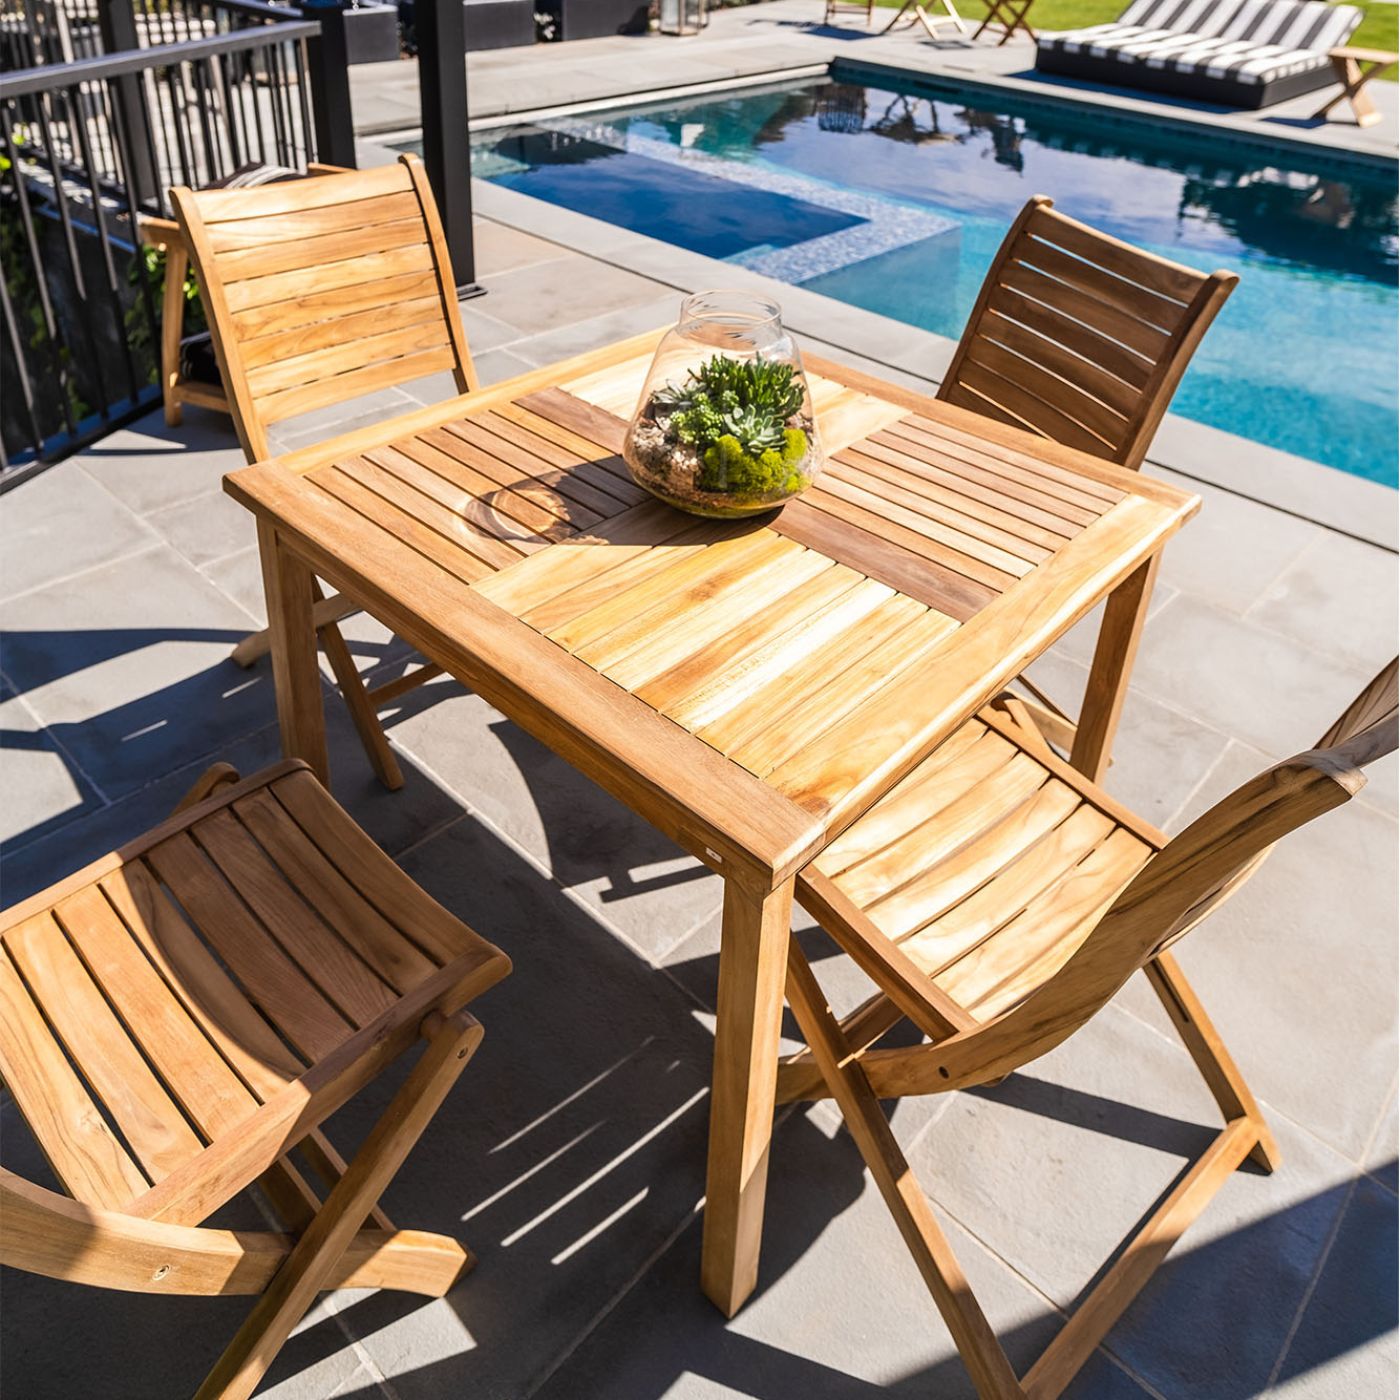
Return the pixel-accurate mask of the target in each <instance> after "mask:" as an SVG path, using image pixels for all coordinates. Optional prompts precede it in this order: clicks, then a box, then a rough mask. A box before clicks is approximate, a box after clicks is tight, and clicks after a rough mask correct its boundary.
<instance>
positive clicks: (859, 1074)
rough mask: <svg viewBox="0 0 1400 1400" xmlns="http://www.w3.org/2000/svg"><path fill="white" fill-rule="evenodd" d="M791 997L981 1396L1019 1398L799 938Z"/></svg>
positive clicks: (793, 949) (793, 952)
mask: <svg viewBox="0 0 1400 1400" xmlns="http://www.w3.org/2000/svg"><path fill="white" fill-rule="evenodd" d="M787 987H788V1002H789V1003H790V1005H791V1006H792V1010H793V1014H794V1015H795V1016H796V1017H797V1023H798V1025H799V1026H800V1027H801V1028H802V1033H803V1035H804V1036H805V1037H806V1038H807V1045H808V1047H809V1048H810V1049H811V1051H812V1055H813V1057H814V1058H815V1059H816V1061H817V1064H818V1065H819V1066H820V1068H821V1072H822V1075H823V1077H824V1078H825V1079H826V1081H827V1084H828V1085H829V1086H830V1088H831V1092H832V1094H833V1096H834V1097H835V1099H836V1102H837V1103H838V1104H839V1105H840V1107H841V1113H842V1116H843V1117H844V1118H845V1120H846V1127H847V1128H848V1129H849V1130H850V1134H851V1136H852V1137H853V1138H854V1139H855V1142H856V1146H857V1147H859V1148H860V1154H861V1156H862V1157H863V1158H864V1159H865V1164H866V1166H867V1167H869V1168H870V1174H871V1175H872V1176H873V1177H874V1178H875V1184H876V1185H877V1186H878V1187H879V1188H880V1194H881V1195H882V1196H883V1197H884V1198H885V1204H886V1205H887V1206H888V1207H889V1209H890V1214H891V1215H893V1216H894V1220H895V1224H896V1225H897V1226H898V1227H899V1232H900V1234H901V1235H903V1236H904V1242H905V1244H906V1245H907V1246H908V1247H909V1252H910V1253H911V1254H912V1255H913V1256H914V1262H915V1263H916V1264H917V1265H918V1266H919V1272H920V1273H922V1274H923V1276H924V1282H925V1283H927V1285H928V1289H929V1292H930V1293H931V1294H932V1295H933V1300H934V1302H935V1303H936V1304H937V1306H938V1311H939V1312H940V1313H942V1315H943V1320H944V1322H945V1323H946V1324H947V1326H948V1330H949V1332H951V1333H952V1335H953V1341H954V1342H955V1343H956V1344H957V1348H958V1351H959V1352H960V1353H961V1354H962V1358H963V1363H964V1364H965V1365H966V1366H967V1369H968V1372H969V1373H970V1375H971V1376H972V1380H973V1383H974V1384H975V1385H976V1387H977V1393H978V1395H980V1396H981V1397H982V1400H1012V1397H1016V1400H1019V1398H1020V1397H1022V1396H1024V1394H1025V1392H1024V1391H1023V1390H1022V1389H1021V1386H1020V1383H1019V1382H1018V1381H1017V1379H1016V1373H1015V1371H1013V1370H1012V1368H1011V1362H1010V1361H1008V1360H1007V1357H1006V1353H1005V1352H1004V1351H1003V1350H1002V1348H1001V1343H1000V1342H998V1341H997V1339H996V1334H995V1333H994V1332H993V1331H992V1327H991V1324H990V1323H989V1322H988V1321H987V1319H986V1316H985V1315H984V1314H983V1312H982V1309H981V1307H979V1306H978V1303H977V1300H976V1298H974V1297H973V1295H972V1289H971V1288H970V1287H969V1285H968V1282H967V1278H966V1277H965V1276H964V1274H963V1271H962V1268H961V1266H960V1265H959V1264H958V1261H957V1257H956V1256H955V1255H954V1254H953V1251H952V1247H951V1246H950V1245H949V1243H948V1240H947V1238H946V1236H945V1235H944V1234H943V1231H942V1230H941V1229H940V1228H939V1225H938V1222H937V1220H935V1219H934V1215H933V1209H932V1207H931V1206H930V1205H929V1203H928V1197H927V1196H925V1195H924V1193H923V1188H922V1187H920V1185H919V1183H918V1181H917V1180H916V1179H915V1177H914V1173H913V1172H912V1171H911V1170H910V1167H909V1163H908V1162H907V1161H905V1159H904V1153H903V1152H901V1151H900V1148H899V1144H898V1142H896V1141H895V1136H894V1134H893V1133H892V1132H891V1131H890V1125H889V1123H888V1122H887V1121H886V1120H885V1115H884V1114H883V1113H882V1112H881V1110H880V1104H879V1100H877V1099H876V1097H875V1095H874V1093H873V1092H872V1091H871V1088H870V1081H869V1080H868V1079H866V1077H865V1071H864V1070H863V1069H862V1068H861V1066H860V1064H859V1062H858V1061H857V1060H855V1059H854V1058H853V1057H852V1056H851V1054H850V1051H849V1047H848V1045H847V1043H846V1039H845V1037H844V1036H843V1035H842V1034H841V1028H840V1026H839V1025H838V1024H837V1022H836V1018H835V1017H834V1016H833V1015H832V1013H831V1010H830V1008H829V1007H828V1006H827V1003H826V998H825V997H824V996H823V995H822V992H821V988H820V987H819V986H818V985H817V980H816V978H815V977H814V976H813V975H812V969H811V967H810V966H809V965H808V962H807V959H806V957H805V956H804V954H803V953H802V950H801V949H800V948H798V947H797V945H796V943H792V944H790V945H789V951H788V984H787Z"/></svg>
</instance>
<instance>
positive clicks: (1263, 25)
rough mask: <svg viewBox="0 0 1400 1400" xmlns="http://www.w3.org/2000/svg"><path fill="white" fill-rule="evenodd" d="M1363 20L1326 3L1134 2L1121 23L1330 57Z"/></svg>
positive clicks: (1300, 0)
mask: <svg viewBox="0 0 1400 1400" xmlns="http://www.w3.org/2000/svg"><path fill="white" fill-rule="evenodd" d="M1362 18H1363V16H1362V12H1361V11H1360V10H1359V9H1357V8H1356V6H1355V5H1329V4H1327V3H1326V0H1134V3H1133V4H1131V5H1129V6H1128V8H1127V9H1126V10H1124V11H1123V13H1122V14H1121V15H1120V16H1119V18H1118V23H1119V24H1137V25H1141V26H1142V27H1143V28H1144V29H1170V30H1174V31H1176V32H1178V33H1182V34H1199V35H1200V36H1201V37H1202V38H1204V39H1239V40H1241V41H1243V42H1247V43H1250V44H1277V45H1278V46H1279V47H1280V48H1284V49H1312V50H1313V51H1314V52H1315V53H1326V52H1327V50H1328V49H1335V48H1338V47H1339V46H1340V45H1342V44H1344V43H1346V41H1347V40H1348V39H1349V38H1350V37H1351V35H1352V34H1353V33H1354V32H1355V30H1356V27H1357V25H1359V24H1360V23H1361V20H1362Z"/></svg>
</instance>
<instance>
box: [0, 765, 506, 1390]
mask: <svg viewBox="0 0 1400 1400" xmlns="http://www.w3.org/2000/svg"><path fill="white" fill-rule="evenodd" d="M509 971H510V961H509V959H508V958H507V957H506V956H505V954H504V953H502V952H501V951H500V949H499V948H496V947H494V946H493V945H492V944H490V943H488V942H487V941H486V940H485V939H483V938H481V937H479V936H478V935H477V934H475V933H474V932H473V931H472V930H471V929H469V928H468V927H467V926H466V925H465V924H463V923H461V922H460V921H458V920H457V919H455V918H453V917H452V916H451V915H450V914H449V913H448V912H447V911H446V910H445V909H443V908H442V907H441V906H440V905H439V904H437V903H435V902H434V901H433V900H432V899H430V898H429V897H428V896H427V895H426V894H425V893H424V892H423V891H422V890H421V889H419V888H418V886H417V885H415V884H414V883H413V881H412V880H410V879H409V878H408V877H407V876H406V875H404V874H403V872H402V871H400V870H399V868H398V867H397V866H396V865H395V864H394V863H393V861H391V860H390V859H389V858H388V856H386V855H385V854H384V853H383V852H382V851H381V850H380V849H379V848H378V847H377V846H376V845H375V844H374V843H373V842H372V841H371V840H370V839H369V837H368V836H366V835H365V834H364V832H362V831H361V830H360V828H359V827H358V826H356V825H355V824H354V822H352V821H351V820H350V818H349V817H348V816H346V814H345V813H344V812H343V811H342V810H341V809H340V807H338V806H337V805H336V804H335V802H334V801H333V800H332V799H331V798H330V796H329V795H328V794H327V793H326V791H325V789H323V788H322V787H321V786H320V785H319V784H318V783H317V781H316V779H315V778H314V777H313V776H312V774H311V772H310V770H309V769H308V768H307V767H306V766H305V765H304V764H302V763H296V762H288V763H282V764H279V765H277V766H276V767H274V768H269V769H267V770H265V771H264V772H262V773H259V774H257V775H256V776H254V777H252V778H248V779H246V780H244V781H239V780H238V775H237V774H236V773H235V772H234V771H233V770H232V769H231V768H229V767H228V765H227V764H220V765H217V766H216V767H215V768H213V769H211V770H210V771H209V773H207V774H206V775H205V777H204V778H203V779H201V781H200V783H199V784H198V785H197V786H196V788H195V789H194V791H193V792H191V794H190V795H189V796H188V797H187V798H186V800H185V802H184V803H182V804H181V806H180V808H177V810H176V814H175V815H174V816H172V817H171V818H170V819H169V820H168V821H166V822H165V823H164V824H163V825H161V826H158V827H157V828H155V830H153V831H151V832H149V833H147V834H146V835H145V836H143V837H141V838H139V839H138V840H136V841H134V842H132V843H131V844H130V845H128V846H125V847H123V848H122V849H121V850H119V851H116V852H114V853H113V854H111V855H108V856H104V857H103V858H102V859H101V860H99V861H97V862H96V863H95V864H93V865H90V866H88V867H87V868H86V869H85V870H82V871H80V872H78V873H77V874H75V875H73V876H71V877H70V878H68V879H67V880H64V881H62V882H61V883H60V884H58V885H56V886H54V887H53V888H52V889H50V890H48V891H46V892H45V893H44V894H41V895H38V896H36V897H35V898H33V899H30V900H27V901H26V902H24V903H23V904H20V905H18V906H16V907H15V908H13V909H11V910H9V911H7V912H6V913H5V914H4V915H0V1076H2V1077H3V1079H4V1082H5V1084H6V1085H7V1086H8V1087H9V1090H10V1093H11V1094H12V1095H13V1096H14V1099H15V1102H16V1104H17V1105H18V1107H19V1110H20V1112H21V1113H22V1114H23V1116H24V1118H25V1120H26V1121H27V1123H28V1124H29V1127H30V1129H31V1130H32V1131H33V1133H34V1135H35V1137H36V1138H37V1139H38V1142H39V1145H40V1147H42V1149H43V1151H44V1154H45V1156H46V1157H47V1159H48V1162H49V1164H50V1166H51V1167H52V1169H53V1172H54V1175H55V1176H56V1177H57V1178H58V1180H59V1181H60V1183H61V1184H62V1186H63V1188H64V1190H65V1191H66V1192H67V1194H66V1195H64V1194H61V1193H59V1192H56V1191H51V1190H48V1189H47V1188H45V1187H43V1186H40V1185H37V1184H35V1183H33V1182H30V1181H26V1180H25V1179H23V1178H22V1177H18V1176H16V1175H14V1174H13V1173H11V1172H0V1263H4V1264H8V1265H12V1266H14V1267H15V1268H18V1269H24V1270H28V1271H29V1272H32V1273H38V1274H43V1275H45V1276H47V1277H49V1278H56V1279H65V1280H69V1281H71V1282H74V1283H85V1284H91V1285H94V1286H96V1287H100V1288H116V1289H123V1290H127V1291H132V1292H144V1293H163V1294H181V1293H190V1294H209V1295H216V1294H225V1293H248V1294H258V1295H260V1296H259V1298H258V1301H257V1303H256V1304H255V1305H254V1307H253V1310H252V1312H251V1313H250V1314H249V1316H248V1319H247V1321H246V1322H245V1323H244V1325H243V1327H242V1328H241V1329H240V1331H239V1332H238V1333H237V1335H236V1336H235V1337H234V1339H233V1341H232V1342H231V1343H230V1345H229V1347H228V1349H227V1350H226V1351H225V1352H224V1354H223V1356H222V1357H221V1358H220V1360H219V1362H218V1364H217V1365H216V1366H215V1368H214V1370H213V1371H212V1372H211V1373H210V1375H209V1378H208V1379H207V1380H206V1381H205V1383H204V1385H203V1386H202V1387H201V1389H200V1391H199V1400H213V1397H216V1396H218V1397H226V1398H229V1400H231V1398H232V1397H242V1396H247V1395H250V1394H251V1393H252V1392H253V1390H254V1389H255V1388H256V1387H257V1385H258V1382H259V1381H260V1380H261V1378H262V1376H263V1375H264V1374H265V1372H266V1371H267V1368H268V1367H269V1366H270V1365H271V1363H272V1361H273V1359H274V1358H275V1356H276V1355H277V1352H278V1351H279V1349H280V1348H281V1346H282V1344H283V1342H285V1341H286V1339H287V1337H288V1335H289V1334H290V1333H291V1330H292V1328H293V1327H294V1326H295V1325H296V1323H297V1321H298V1320H299V1319H300V1318H301V1316H302V1314H303V1313H305V1311H306V1310H307V1308H308V1307H310V1305H311V1304H312V1302H313V1301H314V1300H315V1297H316V1294H317V1293H318V1292H320V1291H322V1290H323V1289H327V1288H396V1289H404V1290H406V1291H408V1292H411V1293H421V1294H424V1295H426V1296H428V1297H440V1296H441V1295H442V1294H444V1293H446V1292H447V1290H448V1289H449V1288H451V1287H452V1285H453V1283H454V1282H455V1281H456V1280H457V1279H458V1278H459V1277H460V1276H461V1275H462V1274H463V1273H464V1272H465V1271H466V1270H467V1269H469V1268H470V1267H471V1266H472V1264H473V1263H474V1262H475V1261H474V1259H473V1257H472V1255H471V1253H470V1251H469V1250H467V1248H466V1247H465V1246H464V1245H462V1244H460V1243H458V1242H457V1241H456V1240H454V1239H450V1238H448V1237H446V1236H442V1235H432V1234H424V1233H421V1232H419V1231H415V1230H399V1229H396V1228H395V1226H394V1225H393V1224H392V1223H391V1222H390V1221H389V1219H388V1217H387V1216H386V1215H385V1214H384V1212H383V1211H382V1210H381V1209H380V1208H379V1206H378V1204H377V1203H378V1200H379V1197H380V1195H381V1193H382V1192H383V1191H384V1189H385V1187H386V1186H387V1185H388V1184H389V1182H390V1181H391V1180H392V1179H393V1177H394V1175H395V1174H396V1173H397V1171H398V1169H399V1167H400V1166H401V1164H402V1163H403V1161H404V1159H405V1157H406V1156H407V1154H408V1152H409V1151H410V1149H411V1148H412V1147H413V1144H414V1143H415V1142H416V1141H417V1139H418V1137H419V1135H420V1134H421V1133H422V1132H423V1130H424V1128H426V1127H427V1125H428V1123H429V1121H430V1120H431V1119H432V1117H433V1115H434V1114H435V1113H436V1112H437V1109H438V1107H439V1105H440V1104H441V1103H442V1101H443V1099H444V1097H445V1096H446V1094H447V1092H448V1090H449V1089H450V1088H451V1087H452V1085H453V1083H455V1081H456V1079H457V1077H458V1075H460V1074H461V1072H462V1070H463V1069H464V1068H465V1066H466V1063H467V1061H468V1060H469V1059H470V1058H471V1055H472V1053H473V1051H474V1050H475V1049H476V1046H477V1044H478V1042H479V1041H480V1039H481V1034H482V1032H481V1026H480V1025H479V1024H478V1023H477V1022H476V1021H475V1020H474V1019H473V1018H472V1016H471V1015H470V1013H469V1012H468V1011H467V1010H466V1007H467V1004H468V1003H469V1002H471V1001H472V1000H473V999H474V998H475V997H477V996H478V995H479V994H480V993H481V992H483V991H485V990H486V989H487V988H488V987H490V986H492V985H493V984H494V983H496V982H498V981H499V980H500V979H501V978H502V977H504V976H505V975H506V973H507V972H509ZM420 1037H421V1038H422V1039H424V1040H426V1041H427V1048H426V1049H425V1050H424V1052H423V1054H422V1056H421V1057H420V1059H419V1060H418V1062H417V1064H416V1065H415V1066H414V1068H413V1070H412V1071H411V1072H410V1073H409V1075H408V1077H407V1079H406V1080H405V1081H404V1083H403V1085H402V1087H401V1088H400V1089H399V1090H398V1091H397V1093H396V1094H395V1095H394V1097H393V1099H392V1100H391V1101H390V1103H389V1106H388V1107H387V1108H386V1109H385V1111H384V1113H383V1115H382V1116H381V1117H380V1119H379V1121H378V1122H377V1123H376V1124H375V1126H374V1128H373V1129H372V1130H371V1131H370V1134H369V1136H368V1137H367V1138H366V1140H365V1142H364V1144H363V1145H362V1147H361V1148H360V1150H359V1152H358V1153H357V1154H356V1156H355V1158H354V1160H353V1161H352V1162H350V1164H349V1165H348V1166H347V1165H346V1163H345V1162H344V1161H343V1160H342V1158H341V1157H340V1156H339V1154H338V1153H337V1152H336V1151H335V1149H334V1148H333V1147H332V1146H331V1144H330V1142H329V1141H328V1139H327V1138H326V1137H325V1136H324V1135H323V1134H322V1133H321V1131H320V1125H321V1123H322V1122H323V1121H324V1120H325V1119H326V1118H328V1117H329V1116H330V1115H331V1114H332V1113H334V1112H335V1111H336V1109H338V1108H339V1107H340V1106H341V1105H343V1104H344V1103H346V1102H347V1101H348V1100H349V1099H351V1098H352V1097H354V1095H356V1094H357V1093H359V1092H360V1090H361V1089H363V1088H364V1087H365V1086H366V1085H367V1084H368V1083H369V1082H370V1080H372V1079H373V1078H374V1077H375V1076H376V1075H377V1074H379V1073H380V1071H381V1070H383V1069H385V1068H386V1067H387V1066H388V1065H389V1064H391V1063H392V1062H393V1061H394V1060H395V1059H397V1058H398V1057H399V1056H400V1055H402V1054H403V1052H404V1051H406V1050H407V1049H409V1048H410V1047H411V1046H412V1045H413V1043H414V1042H415V1041H416V1040H417V1039H419V1038H420ZM294 1149H296V1150H297V1151H298V1152H299V1153H300V1155H301V1158H302V1163H301V1164H299V1163H298V1162H297V1161H296V1160H295V1159H294V1158H293V1156H292V1155H291V1154H292V1152H293V1150H294ZM303 1165H304V1166H306V1167H309V1169H310V1170H311V1171H312V1173H313V1174H314V1175H315V1176H316V1177H318V1178H320V1180H321V1181H322V1183H323V1184H324V1186H325V1188H327V1191H328V1194H327V1195H326V1197H325V1199H324V1201H323V1200H322V1199H321V1196H320V1194H319V1192H318V1191H317V1190H316V1189H315V1187H314V1186H313V1185H312V1183H311V1181H310V1180H308V1178H307V1176H306V1175H304V1173H303ZM254 1183H257V1184H258V1185H259V1186H260V1188H261V1189H262V1192H263V1195H264V1198H265V1200H266V1201H267V1202H268V1203H270V1204H271V1205H272V1206H273V1207H274V1208H275V1211H276V1213H277V1215H278V1216H280V1217H281V1219H282V1220H283V1222H284V1223H285V1226H286V1231H285V1232H278V1231H263V1232H258V1231H251V1232H250V1231H244V1230H224V1229H212V1228H207V1227H204V1226H202V1225H201V1224H200V1222H201V1221H204V1220H206V1219H208V1218H209V1216H210V1215H212V1214H213V1212H214V1211H216V1210H217V1209H219V1208H220V1207H221V1206H222V1205H224V1204H225V1203H226V1202H227V1201H229V1200H230V1199H231V1198H232V1197H233V1196H235V1195H237V1194H238V1193H239V1192H240V1191H242V1190H244V1189H245V1188H246V1187H249V1186H252V1185H253V1184H254ZM371 1218H372V1219H371ZM367 1220H369V1221H370V1223H369V1225H368V1227H366V1221H367Z"/></svg>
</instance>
